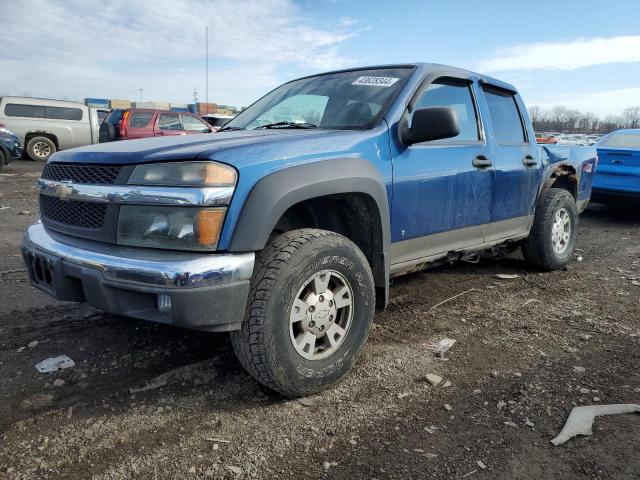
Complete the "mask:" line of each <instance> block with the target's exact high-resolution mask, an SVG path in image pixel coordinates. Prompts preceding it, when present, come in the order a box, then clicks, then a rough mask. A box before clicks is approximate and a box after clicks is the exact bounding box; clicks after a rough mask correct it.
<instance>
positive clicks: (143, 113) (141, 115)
mask: <svg viewBox="0 0 640 480" xmlns="http://www.w3.org/2000/svg"><path fill="white" fill-rule="evenodd" d="M154 116H155V112H153V111H149V110H129V111H127V112H125V114H124V115H123V121H125V122H126V138H127V139H128V140H130V139H133V138H147V137H153V118H154Z"/></svg>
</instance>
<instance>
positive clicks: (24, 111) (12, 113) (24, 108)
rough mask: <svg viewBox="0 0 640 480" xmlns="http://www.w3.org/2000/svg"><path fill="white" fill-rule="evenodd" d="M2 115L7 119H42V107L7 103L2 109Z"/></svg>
mask: <svg viewBox="0 0 640 480" xmlns="http://www.w3.org/2000/svg"><path fill="white" fill-rule="evenodd" d="M4 114H5V115H6V116H7V117H30V118H44V107H43V106H41V105H21V104H19V103H7V104H6V105H5V107H4Z"/></svg>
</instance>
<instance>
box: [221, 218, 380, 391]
mask: <svg viewBox="0 0 640 480" xmlns="http://www.w3.org/2000/svg"><path fill="white" fill-rule="evenodd" d="M374 311H375V288H374V283H373V275H372V273H371V269H370V267H369V263H368V262H367V259H366V258H365V256H364V254H363V253H362V252H361V251H360V249H359V248H358V247H357V246H356V245H355V244H354V243H353V242H351V241H350V240H349V239H347V238H345V237H343V236H341V235H338V234H337V233H333V232H328V231H325V230H316V229H299V230H292V231H290V232H286V233H283V234H281V235H279V236H277V237H276V238H275V239H273V241H272V242H270V244H269V245H268V246H267V247H265V249H264V250H262V251H261V252H260V253H259V254H258V255H257V259H256V268H255V269H254V273H253V277H252V280H251V291H250V293H249V301H248V304H247V311H246V314H245V318H244V320H243V323H242V328H241V330H239V331H236V332H232V333H231V339H232V343H233V348H234V350H235V352H236V355H237V357H238V359H239V361H240V363H241V364H242V366H243V367H244V368H245V369H246V370H247V371H248V372H249V373H250V374H251V375H252V376H253V377H254V378H255V379H256V380H257V381H258V382H260V383H261V384H263V385H265V386H266V387H268V388H270V389H271V390H275V391H277V392H279V393H281V394H283V395H285V396H288V397H299V396H305V395H309V394H312V393H316V392H319V391H321V390H323V389H325V388H327V387H329V386H331V385H333V384H334V383H336V382H337V381H339V380H340V379H341V378H342V377H344V376H345V375H346V374H347V373H348V372H349V371H350V370H351V368H352V367H353V365H354V364H355V362H356V360H357V358H358V356H359V355H360V352H361V350H362V348H363V347H364V344H365V343H366V341H367V337H368V336H369V330H370V328H371V323H372V321H373V315H374Z"/></svg>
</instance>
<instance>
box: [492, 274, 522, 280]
mask: <svg viewBox="0 0 640 480" xmlns="http://www.w3.org/2000/svg"><path fill="white" fill-rule="evenodd" d="M494 277H496V278H499V279H500V280H513V279H514V278H520V275H518V274H517V273H497V274H495V275H494Z"/></svg>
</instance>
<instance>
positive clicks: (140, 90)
mask: <svg viewBox="0 0 640 480" xmlns="http://www.w3.org/2000/svg"><path fill="white" fill-rule="evenodd" d="M138 91H139V92H140V103H142V89H141V88H139V89H138Z"/></svg>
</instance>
